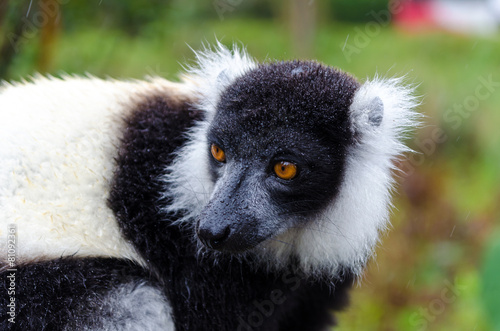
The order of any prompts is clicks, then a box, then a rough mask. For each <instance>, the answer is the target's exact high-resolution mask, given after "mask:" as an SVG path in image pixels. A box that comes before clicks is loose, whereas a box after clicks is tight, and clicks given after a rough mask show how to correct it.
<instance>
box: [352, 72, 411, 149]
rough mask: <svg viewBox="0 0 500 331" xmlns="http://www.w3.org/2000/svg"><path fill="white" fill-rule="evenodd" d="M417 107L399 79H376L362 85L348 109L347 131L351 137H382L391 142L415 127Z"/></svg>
mask: <svg viewBox="0 0 500 331" xmlns="http://www.w3.org/2000/svg"><path fill="white" fill-rule="evenodd" d="M416 104H417V101H416V99H415V97H414V96H413V88H412V87H408V86H405V85H404V84H402V83H401V79H379V78H375V79H374V80H372V81H367V82H365V83H364V84H362V85H361V86H360V87H359V89H358V90H357V91H356V93H355V94H354V98H353V101H352V104H351V106H350V107H349V111H350V117H351V128H352V130H353V132H354V134H355V135H357V136H366V134H369V133H376V132H378V134H377V135H379V136H380V135H383V136H386V137H388V138H391V139H393V140H394V141H397V140H399V138H400V136H399V135H400V134H401V133H402V132H404V131H405V130H406V129H408V128H411V127H413V126H415V123H416V117H417V116H416V114H415V112H414V110H413V109H414V108H415V106H416Z"/></svg>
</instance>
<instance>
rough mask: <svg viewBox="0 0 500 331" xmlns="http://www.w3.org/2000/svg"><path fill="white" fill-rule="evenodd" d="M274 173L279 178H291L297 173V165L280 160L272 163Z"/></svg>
mask: <svg viewBox="0 0 500 331" xmlns="http://www.w3.org/2000/svg"><path fill="white" fill-rule="evenodd" d="M274 173H275V174H276V176H278V177H279V178H281V179H286V180H289V179H292V178H294V177H295V176H296V175H297V166H296V165H295V164H293V163H290V162H286V161H281V162H278V163H276V164H275V165H274Z"/></svg>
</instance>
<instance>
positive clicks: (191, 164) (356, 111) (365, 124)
mask: <svg viewBox="0 0 500 331" xmlns="http://www.w3.org/2000/svg"><path fill="white" fill-rule="evenodd" d="M198 59H199V60H200V62H201V63H200V67H199V68H198V69H195V70H192V72H193V74H196V75H198V76H201V77H203V80H202V82H203V83H202V84H201V85H200V86H199V87H198V89H199V91H201V96H202V99H203V98H204V100H202V101H201V102H200V105H199V107H200V109H202V110H205V111H206V112H207V113H208V114H209V116H207V118H208V119H207V121H208V122H209V121H210V120H211V119H212V118H213V116H212V114H213V113H214V111H215V108H214V106H215V105H216V104H217V101H218V98H219V97H220V95H221V93H222V89H223V88H225V86H228V85H229V84H225V85H220V84H218V82H217V77H219V75H220V73H221V72H227V70H229V73H230V74H229V77H230V79H229V80H226V82H231V81H232V80H234V79H236V78H237V77H239V76H241V75H242V74H244V73H245V72H246V71H247V70H249V69H251V68H254V67H255V66H256V64H255V63H254V62H253V61H251V60H249V57H248V55H246V54H245V53H244V52H243V53H241V54H239V53H238V52H236V53H235V52H233V53H231V52H230V51H228V50H225V49H223V48H222V49H221V48H220V45H219V49H218V51H217V52H215V53H210V52H208V51H207V52H204V53H202V54H201V55H199V56H198ZM228 68H229V69H228ZM412 93H413V89H412V88H410V87H406V86H404V85H403V84H402V82H401V80H399V79H378V78H375V79H374V80H372V81H367V82H365V83H364V84H363V85H362V86H361V87H360V88H359V90H358V91H357V92H356V94H355V96H354V100H353V103H352V105H351V107H350V112H351V114H350V117H351V120H352V130H353V131H354V132H356V133H357V144H356V145H355V146H353V147H352V148H351V149H350V150H349V151H348V156H347V161H346V173H345V178H344V181H343V183H342V184H341V185H342V187H341V188H340V193H339V195H338V196H337V198H336V199H335V201H332V203H331V204H330V206H329V207H328V208H326V210H325V211H324V212H323V213H322V214H321V216H319V217H318V218H317V219H316V220H315V221H314V222H312V225H310V226H308V227H307V228H303V229H290V230H288V231H286V232H285V233H283V234H281V235H279V236H278V237H277V238H273V239H272V240H268V241H266V242H264V243H262V244H261V245H259V246H258V247H257V248H256V250H255V251H256V252H257V254H259V255H260V256H261V257H262V261H263V263H265V264H268V265H269V266H274V267H278V268H282V267H286V263H288V262H289V261H290V260H289V258H290V257H291V256H297V257H298V258H299V261H300V264H301V267H302V269H303V270H304V271H305V272H307V273H308V274H316V273H318V274H319V273H324V272H327V273H329V274H331V275H338V273H339V271H340V269H341V268H347V269H350V270H351V271H352V272H354V273H356V274H360V273H361V271H362V268H363V266H364V265H365V264H366V262H367V259H368V258H369V257H370V256H371V255H372V254H373V250H374V248H375V246H376V244H377V242H378V240H379V233H380V231H383V230H384V229H385V228H386V227H387V224H388V219H389V211H390V204H391V188H392V185H393V179H392V175H393V174H392V172H393V170H394V161H395V160H396V159H397V158H398V157H399V156H401V154H402V153H403V152H405V151H407V150H408V149H407V148H406V147H405V145H404V144H403V143H402V140H403V138H404V134H405V132H406V131H408V129H412V128H414V127H415V125H416V123H417V118H418V115H417V114H416V113H415V111H414V108H415V107H416V105H417V101H416V99H415V98H414V97H413V96H412ZM377 98H378V99H377ZM375 99H377V102H378V103H377V105H378V106H380V101H381V103H382V104H383V111H382V112H379V111H378V110H380V109H379V107H372V106H371V104H370V103H371V102H372V101H373V100H375ZM373 109H376V110H377V111H376V112H372V110H373ZM381 114H382V118H380V115H381ZM208 122H202V123H200V124H199V125H198V127H197V128H196V129H194V130H193V132H192V133H191V135H190V143H189V144H188V145H187V146H186V147H185V148H184V149H182V150H181V151H180V152H179V156H178V158H177V160H176V161H175V163H174V164H173V165H172V166H171V167H170V169H169V171H170V175H168V176H167V177H166V181H167V183H168V184H169V185H171V187H172V188H171V190H170V191H169V192H167V196H169V197H171V198H173V201H174V202H173V204H172V205H170V206H168V207H167V208H166V210H167V211H169V212H176V211H180V212H185V211H187V212H188V213H187V215H186V216H185V217H184V218H183V219H182V220H181V222H184V224H186V225H192V224H193V223H194V218H195V217H196V216H197V215H198V214H199V213H200V212H201V210H202V209H203V207H204V206H205V205H206V204H207V202H208V201H209V199H210V196H211V194H212V192H213V189H214V188H213V184H212V182H211V180H210V176H209V172H208V160H207V151H206V149H207V143H206V141H205V136H206V131H207V128H208V127H209V123H208ZM193 235H194V233H193Z"/></svg>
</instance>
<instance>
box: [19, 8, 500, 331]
mask: <svg viewBox="0 0 500 331" xmlns="http://www.w3.org/2000/svg"><path fill="white" fill-rule="evenodd" d="M365 28H366V25H360V26H355V25H342V24H333V23H332V24H322V25H320V26H319V27H318V29H317V33H316V36H315V39H314V41H313V43H312V44H313V45H314V46H313V47H312V48H311V49H310V50H309V51H308V52H309V54H310V57H311V58H315V59H318V60H319V61H321V62H324V63H326V64H328V65H333V66H337V67H340V68H342V69H344V70H346V71H349V72H351V73H353V74H354V75H355V76H357V77H359V78H360V79H361V80H364V79H365V78H366V77H372V76H373V75H375V74H376V73H378V74H379V75H381V76H389V77H391V76H401V75H406V77H407V78H406V79H407V81H408V82H410V83H414V84H418V88H417V93H418V94H419V95H421V96H422V100H423V101H422V106H421V108H420V109H421V111H422V113H424V114H425V115H426V116H427V118H426V119H425V125H424V126H423V128H422V129H420V130H419V131H418V132H417V134H416V138H415V139H416V140H414V141H413V142H411V144H412V145H413V147H414V148H415V150H417V151H419V152H421V153H423V160H424V162H423V164H421V165H418V166H415V167H414V168H415V172H414V173H413V174H411V175H409V176H402V177H401V178H400V185H399V192H400V193H401V196H400V197H399V198H398V199H397V201H396V207H397V209H396V210H395V213H394V217H393V229H392V230H391V231H390V232H389V234H388V235H387V236H385V238H384V240H383V243H382V245H381V247H380V249H378V256H377V260H376V262H374V261H372V262H371V263H370V265H369V267H368V269H367V273H366V276H365V278H364V281H363V282H362V284H361V286H358V287H356V288H355V290H354V291H353V298H352V305H351V307H350V308H349V309H348V310H347V311H346V312H344V313H342V314H341V315H340V325H341V326H340V328H339V330H445V329H448V330H451V329H453V330H478V331H479V330H489V329H490V326H489V325H488V322H487V319H486V316H487V315H486V312H487V311H491V309H492V307H491V302H493V301H494V300H493V299H491V296H486V297H487V298H489V299H487V300H486V301H487V302H486V305H490V306H488V309H484V308H483V305H484V303H483V296H482V295H481V293H482V292H481V291H482V286H483V283H482V278H481V273H480V272H479V271H478V270H479V269H480V267H481V262H480V261H481V260H482V256H483V254H484V253H483V249H484V247H485V243H486V242H488V240H489V238H490V237H489V236H490V233H491V232H492V231H493V230H494V229H495V228H497V227H498V219H499V218H498V215H499V212H500V208H499V207H498V206H497V205H498V201H499V198H500V187H499V185H498V183H500V171H498V169H499V165H500V148H499V146H500V130H499V129H498V125H499V124H500V111H499V109H498V108H499V106H500V87H496V88H495V90H494V91H493V92H491V93H490V95H489V96H488V97H487V98H485V99H484V100H481V101H480V102H479V105H478V107H477V108H476V109H474V110H472V111H469V112H467V113H466V114H465V115H464V116H462V117H460V123H459V125H458V127H456V128H454V127H453V122H451V121H450V120H449V119H447V117H446V116H445V114H446V112H447V111H449V110H450V109H452V107H453V106H454V105H455V104H463V103H464V101H465V100H466V99H467V97H468V96H473V95H474V94H475V90H476V88H477V87H478V86H480V84H481V83H480V77H488V76H490V75H491V77H492V79H493V81H495V82H500V62H499V61H498V59H499V56H500V43H499V40H500V37H498V36H496V37H489V38H471V37H466V36H457V35H449V34H445V33H439V32H436V33H427V34H407V33H404V32H401V31H396V30H394V29H390V28H385V29H381V30H380V32H379V33H378V34H376V35H373V36H372V37H371V38H370V39H369V42H366V43H365V45H363V47H359V45H357V44H356V38H357V35H358V34H359V31H364V29H365ZM215 36H216V37H217V38H219V39H221V40H222V42H223V43H225V44H231V43H232V42H233V41H236V42H241V43H243V44H245V45H246V46H247V48H248V51H249V52H250V53H251V54H252V55H253V56H254V57H256V58H257V59H258V60H268V59H279V60H286V59H292V58H295V54H294V51H293V49H294V44H293V42H292V37H291V36H290V35H289V29H288V26H287V23H286V22H284V21H280V20H277V21H270V20H264V21H259V20H250V19H246V20H231V19H229V18H227V19H225V20H224V21H217V20H212V21H200V22H195V23H193V22H187V23H182V22H180V21H175V22H171V21H158V22H152V23H151V24H149V25H148V26H146V27H144V29H143V30H142V32H141V33H140V34H139V35H138V36H136V37H130V36H128V35H126V34H124V33H122V32H120V31H112V30H105V29H98V28H93V27H91V26H87V27H85V28H82V29H75V30H73V31H72V32H64V31H63V32H62V33H61V34H60V38H59V39H58V41H57V43H56V47H55V49H54V50H53V57H52V59H53V60H52V64H51V68H50V69H49V73H51V74H55V75H58V74H61V73H62V72H68V73H76V74H85V73H87V72H88V73H91V74H94V75H97V76H101V77H105V76H111V77H117V78H128V77H133V78H142V77H144V76H145V75H152V74H158V75H161V76H164V77H167V78H169V79H176V75H177V73H178V72H180V71H181V70H182V68H181V64H180V63H186V62H190V61H192V59H193V54H192V52H191V50H190V49H189V47H188V46H187V45H190V46H192V47H193V48H194V49H198V48H200V47H201V43H202V42H203V41H208V42H213V41H214V40H215ZM358 38H359V36H358ZM344 45H345V46H346V47H349V46H355V47H358V48H359V53H356V54H352V56H350V57H349V58H348V57H346V55H345V53H344V52H343V51H342V49H343V48H344ZM37 52H38V45H37V40H36V38H35V39H33V40H31V41H30V42H29V43H28V44H27V45H26V47H25V48H24V50H23V52H21V53H20V54H18V56H17V57H16V59H15V62H14V63H13V66H12V68H11V71H10V76H9V78H11V79H18V78H19V77H23V76H27V75H30V74H32V73H34V72H35V71H37V68H36V65H35V63H36V59H37V56H38V55H37ZM436 127H439V128H442V129H443V130H444V131H445V133H446V135H447V138H446V139H445V141H444V142H441V143H438V144H435V146H434V147H435V148H434V151H432V153H427V154H426V153H425V151H424V150H422V149H421V148H420V147H419V143H418V142H423V141H426V140H428V139H429V138H430V137H431V136H432V130H434V129H435V128H436ZM420 145H421V144H420ZM497 241H498V239H497ZM497 255H498V254H497ZM491 256H493V255H491V254H490V255H488V259H487V261H488V266H491V265H494V262H491V259H493V258H495V257H491ZM496 263H497V264H500V261H496ZM490 269H491V268H490V267H488V268H486V269H485V270H490ZM488 277H489V278H488ZM487 279H488V280H489V281H491V276H490V274H488V276H487ZM446 282H448V283H449V282H451V283H455V284H459V285H460V286H461V287H462V290H461V291H460V295H457V296H456V298H455V299H454V300H450V302H447V303H446V304H445V305H444V308H443V309H442V311H439V313H435V314H432V316H431V317H429V318H427V319H426V318H423V317H422V315H421V314H420V312H421V311H422V309H430V308H429V307H431V305H432V304H433V302H434V303H435V304H437V303H436V302H439V300H442V299H441V294H442V291H443V290H444V289H446V286H447V285H446V284H448V283H446ZM498 296H500V293H498V294H497V297H498ZM435 300H437V301H435ZM498 308H499V307H493V309H496V310H497V311H498ZM419 314H420V315H419ZM497 321H498V319H497V320H496V322H497Z"/></svg>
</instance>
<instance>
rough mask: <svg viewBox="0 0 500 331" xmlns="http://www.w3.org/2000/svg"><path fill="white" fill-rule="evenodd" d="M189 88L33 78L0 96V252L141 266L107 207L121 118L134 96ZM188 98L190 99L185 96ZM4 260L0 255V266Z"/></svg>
mask: <svg viewBox="0 0 500 331" xmlns="http://www.w3.org/2000/svg"><path fill="white" fill-rule="evenodd" d="M183 89H184V90H186V91H187V89H188V87H187V86H182V85H180V84H174V83H170V82H167V81H165V80H162V79H156V80H153V81H151V82H120V81H111V80H100V79H97V78H78V77H66V78H64V79H56V78H44V77H37V78H35V79H33V82H23V83H18V84H14V85H10V84H7V83H4V85H3V86H2V87H1V89H0V251H2V252H7V249H6V247H5V246H6V244H7V243H6V236H7V229H8V224H15V225H16V226H17V247H16V248H17V254H16V258H17V261H18V262H20V263H27V262H29V261H31V260H35V259H53V258H58V257H61V256H68V255H76V256H82V257H83V256H96V255H99V256H112V257H125V258H129V259H132V260H135V261H137V262H139V263H140V262H141V259H140V257H139V256H138V254H137V253H136V252H135V249H134V248H133V247H132V246H131V245H130V244H129V243H127V242H126V241H125V240H124V239H123V237H122V236H121V234H120V230H119V228H118V225H117V223H116V220H115V217H114V215H113V213H112V211H111V210H110V209H109V208H108V206H107V198H108V195H109V190H110V181H111V179H112V176H113V171H114V169H115V166H116V165H115V161H114V159H115V157H116V156H117V146H118V145H119V140H120V137H121V132H122V117H124V116H125V115H126V114H127V113H128V112H129V111H130V109H129V108H130V107H131V104H133V101H134V100H133V97H134V96H137V95H141V94H144V93H152V92H154V91H156V90H178V91H179V93H185V92H182V90H183ZM189 93H192V91H190V92H189ZM6 257H7V256H6V254H0V262H1V261H5V259H6Z"/></svg>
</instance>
